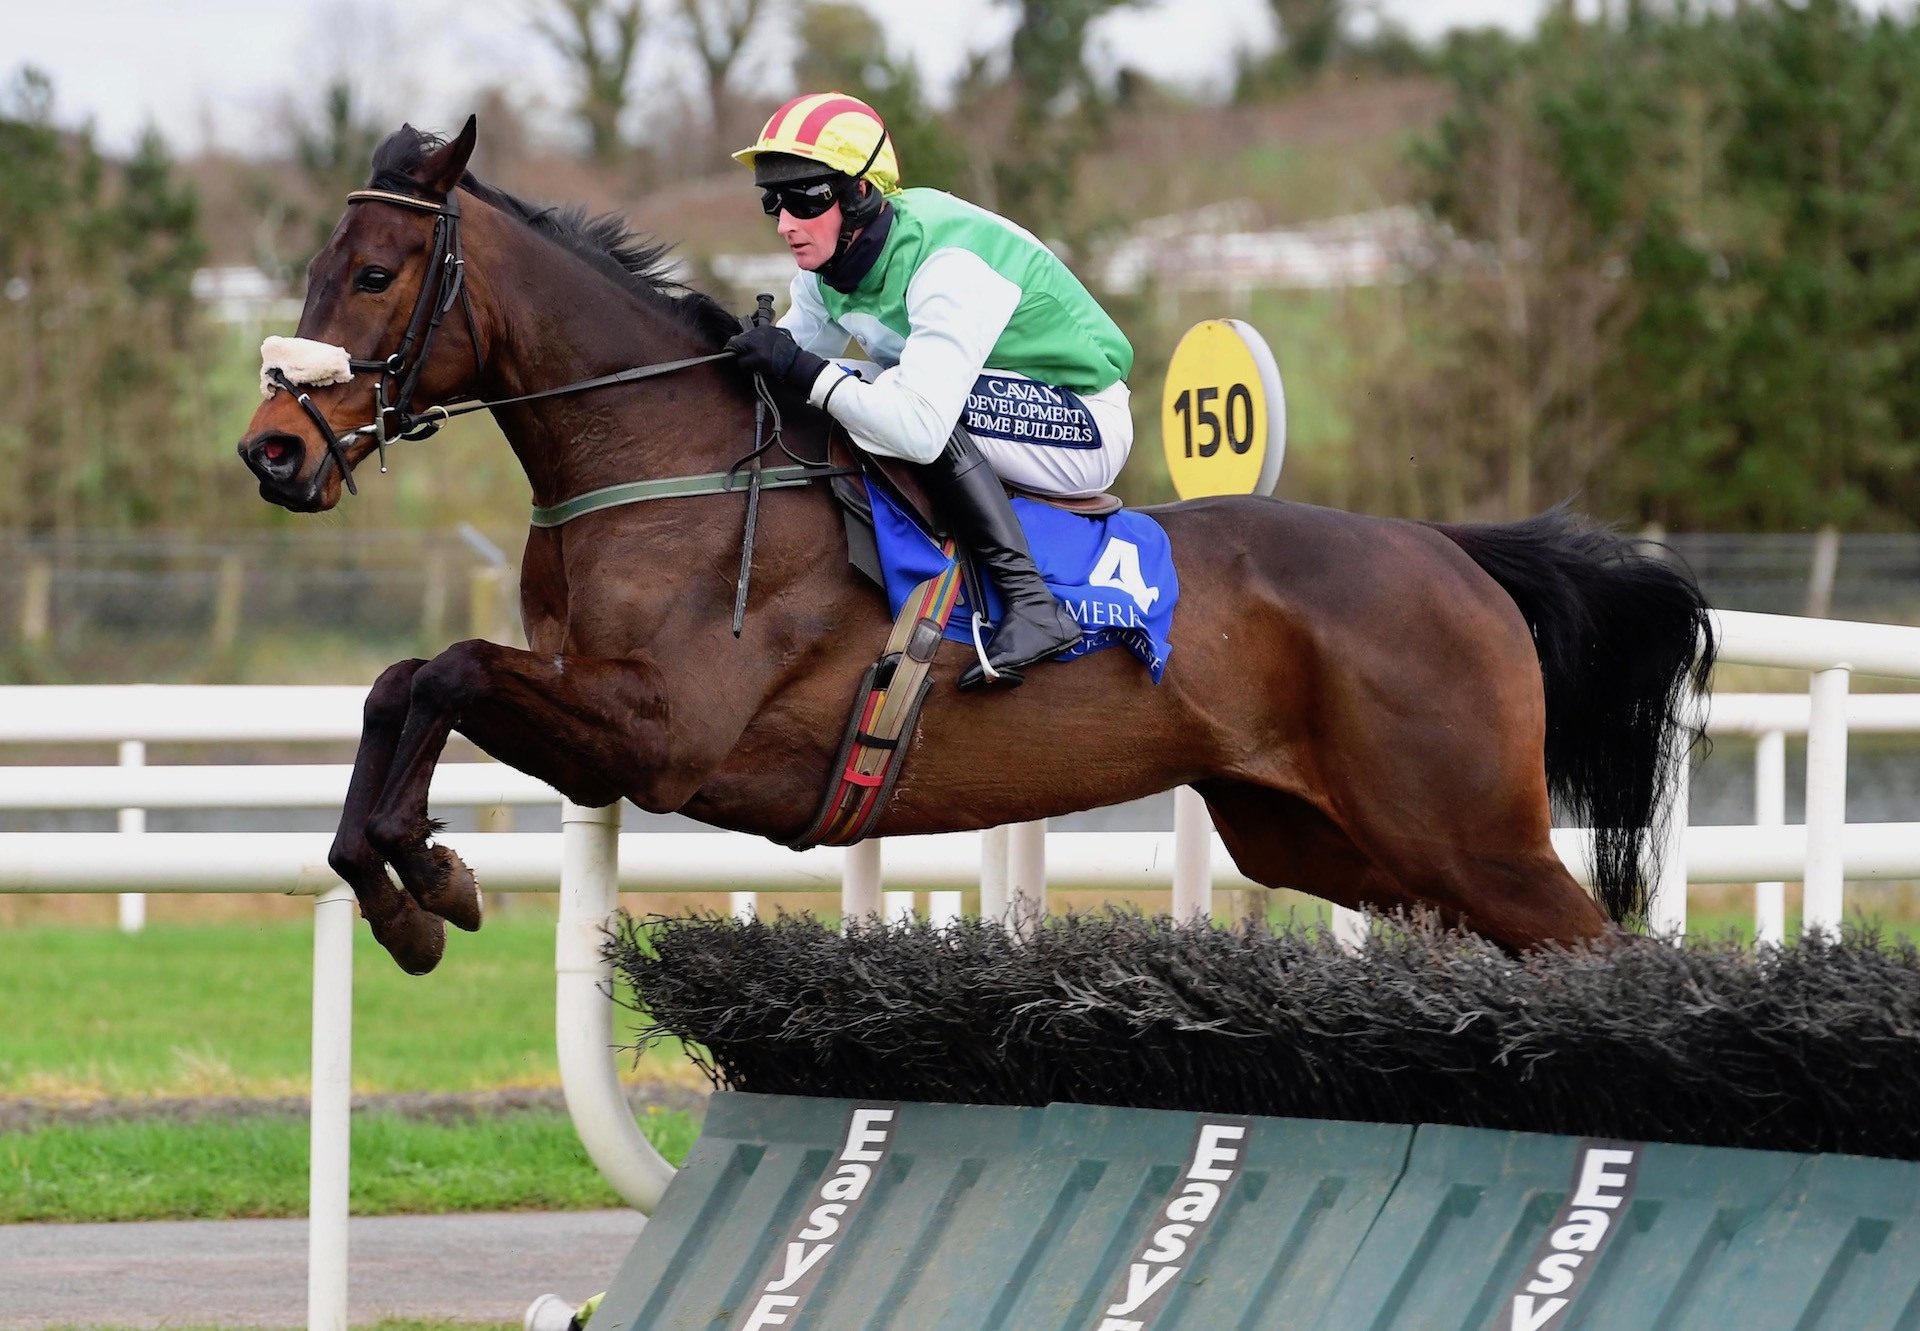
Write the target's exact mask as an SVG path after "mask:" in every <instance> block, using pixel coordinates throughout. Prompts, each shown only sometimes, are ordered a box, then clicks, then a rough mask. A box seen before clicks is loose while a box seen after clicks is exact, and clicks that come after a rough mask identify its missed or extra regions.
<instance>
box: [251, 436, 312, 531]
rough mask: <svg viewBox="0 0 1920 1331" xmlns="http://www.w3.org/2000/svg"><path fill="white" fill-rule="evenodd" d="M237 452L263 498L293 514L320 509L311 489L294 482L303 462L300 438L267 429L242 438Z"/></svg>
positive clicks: (309, 486) (302, 443)
mask: <svg viewBox="0 0 1920 1331" xmlns="http://www.w3.org/2000/svg"><path fill="white" fill-rule="evenodd" d="M239 453H240V460H241V461H242V462H244V463H246V464H247V470H248V471H251V472H252V473H253V474H254V475H255V476H256V477H258V478H259V481H260V497H261V498H262V499H264V500H266V501H267V502H268V503H270V504H279V505H280V506H281V507H283V508H289V509H293V510H294V511H296V512H311V511H313V510H314V509H316V508H317V507H319V505H318V502H317V500H318V498H319V496H318V495H316V494H314V493H313V489H314V487H313V486H312V485H311V484H307V485H302V484H299V483H298V482H297V481H296V480H295V477H297V476H299V474H300V467H301V464H302V463H304V462H305V461H306V448H305V445H304V442H303V441H302V440H301V438H300V436H299V435H296V434H288V433H287V432H285V431H284V430H269V431H267V432H266V433H264V434H258V435H255V436H254V437H253V438H251V439H242V440H241V441H240V446H239Z"/></svg>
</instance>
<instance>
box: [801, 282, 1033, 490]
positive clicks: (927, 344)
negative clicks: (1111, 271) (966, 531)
mask: <svg viewBox="0 0 1920 1331" xmlns="http://www.w3.org/2000/svg"><path fill="white" fill-rule="evenodd" d="M1020 296H1021V291H1020V288H1019V287H1018V286H1016V285H1014V284H1013V283H1012V282H1010V281H1008V280H1007V279H1006V278H1004V277H1002V276H1001V275H1000V274H999V273H996V272H995V271H994V270H993V269H992V268H991V267H989V266H988V264H987V262H986V260H984V259H982V258H981V257H980V256H979V255H977V254H974V253H972V252H971V251H969V250H962V249H942V250H935V251H934V252H933V253H932V254H930V255H928V256H927V258H926V260H925V261H924V262H922V263H921V265H920V268H919V270H918V271H917V272H915V273H914V275H913V280H912V281H911V282H909V283H908V284H907V340H906V343H905V345H904V346H902V347H901V349H900V363H899V364H898V365H896V366H894V367H893V368H892V369H889V370H886V371H884V372H882V373H881V375H880V377H879V378H878V379H876V380H874V381H873V382H872V383H870V384H869V383H864V382H862V381H861V380H859V379H857V378H852V377H851V376H848V375H847V374H846V373H845V371H843V370H842V369H841V368H840V367H839V366H836V365H829V366H828V367H827V368H826V369H825V370H822V371H821V372H820V376H819V377H818V378H817V379H815V380H814V383H813V390H812V393H811V394H810V395H809V399H808V400H809V401H811V402H812V403H813V404H814V405H815V406H820V405H822V404H823V403H825V405H826V407H827V410H828V411H830V412H831V413H832V414H833V416H834V418H835V419H836V420H838V421H839V422H840V423H841V424H843V425H845V426H846V427H847V429H848V430H850V431H851V432H852V433H853V435H854V437H855V438H856V439H857V440H858V441H859V442H860V443H861V444H862V445H863V446H865V447H866V448H867V449H868V450H869V451H870V452H874V453H884V454H886V455H887V456H889V457H896V458H905V459H906V460H907V461H909V462H931V461H933V460H934V459H935V458H937V457H939V456H940V453H941V450H943V449H944V448H946V446H947V438H948V436H949V435H951V434H952V433H953V427H954V425H955V423H956V422H958V421H959V419H960V413H961V411H963V410H964V409H965V408H966V405H967V395H968V394H969V393H971V392H972V391H973V384H974V381H975V380H976V379H978V378H979V377H980V371H981V370H983V369H985V368H986V365H987V356H988V354H989V353H990V352H992V350H993V344H994V343H995V342H998V341H999V340H1000V334H1001V333H1002V332H1004V331H1005V330H1006V327H1007V321H1008V320H1009V319H1011V318H1013V312H1014V310H1015V308H1016V307H1018V306H1019V304H1020ZM842 380H846V382H844V383H841V386H840V388H839V389H838V391H836V392H835V393H834V394H833V400H832V401H831V402H827V401H826V398H827V390H828V389H830V388H832V387H833V386H834V384H835V383H840V381H842Z"/></svg>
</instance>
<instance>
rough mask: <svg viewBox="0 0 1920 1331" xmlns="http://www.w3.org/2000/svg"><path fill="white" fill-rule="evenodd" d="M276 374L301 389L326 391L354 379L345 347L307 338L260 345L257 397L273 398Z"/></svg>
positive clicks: (292, 338) (268, 340)
mask: <svg viewBox="0 0 1920 1331" xmlns="http://www.w3.org/2000/svg"><path fill="white" fill-rule="evenodd" d="M275 370H278V371H280V373H282V374H284V375H286V376H287V382H289V383H293V384H298V385H299V386H300V387H302V388H325V387H326V386H327V385H328V384H344V383H346V382H347V381H348V380H350V379H352V378H353V358H352V357H351V356H349V355H348V354H347V349H346V348H345V347H336V346H333V345H332V344H331V343H327V342H316V341H314V340H313V339H312V338H310V337H270V338H268V339H267V340H266V341H264V342H262V343H261V344H260V396H261V397H272V396H273V390H274V389H276V388H278V387H279V385H278V384H276V383H274V381H273V372H274V371H275Z"/></svg>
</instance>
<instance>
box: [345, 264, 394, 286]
mask: <svg viewBox="0 0 1920 1331" xmlns="http://www.w3.org/2000/svg"><path fill="white" fill-rule="evenodd" d="M391 281H393V274H392V273H390V272H388V271H387V270H386V269H384V268H375V267H373V266H372V265H371V264H369V265H368V266H367V267H365V268H362V269H361V270H360V271H359V272H358V273H356V274H355V275H354V278H353V286H354V289H355V290H356V291H385V290H386V289H387V284H388V283H389V282H391Z"/></svg>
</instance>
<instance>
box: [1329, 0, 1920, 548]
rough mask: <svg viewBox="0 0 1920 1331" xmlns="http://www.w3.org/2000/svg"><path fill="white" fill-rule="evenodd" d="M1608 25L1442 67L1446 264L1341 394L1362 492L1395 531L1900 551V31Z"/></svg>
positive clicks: (1738, 6) (1745, 2)
mask: <svg viewBox="0 0 1920 1331" xmlns="http://www.w3.org/2000/svg"><path fill="white" fill-rule="evenodd" d="M1603 14H1604V16H1603V17H1602V18H1601V19H1599V20H1597V21H1596V20H1591V19H1583V18H1581V17H1580V16H1578V15H1577V14H1576V13H1575V12H1574V11H1573V7H1572V5H1571V3H1567V4H1562V5H1557V6H1556V8H1555V9H1554V10H1553V12H1551V13H1550V14H1549V15H1548V16H1547V18H1546V20H1545V21H1544V22H1543V23H1542V24H1541V26H1540V28H1539V30H1538V32H1537V33H1536V34H1535V35H1533V36H1532V37H1530V38H1526V39H1515V38H1512V37H1508V36H1506V35H1503V34H1500V33H1495V32H1476V33H1458V34H1454V35H1453V36H1451V37H1450V38H1449V39H1448V40H1447V42H1446V44H1445V46H1444V48H1443V49H1442V51H1441V52H1440V53H1439V56H1438V60H1437V69H1438V71H1439V72H1440V74H1441V76H1442V77H1444V78H1445V79H1446V81H1447V82H1448V84H1449V85H1450V86H1451V88H1452V90H1453V93H1454V102H1453V109H1452V110H1451V112H1450V113H1449V114H1448V115H1447V116H1446V117H1445V119H1444V120H1443V121H1442V123H1441V124H1440V126H1439V128H1438V130H1437V132H1436V133H1434V134H1433V135H1432V136H1430V137H1429V138H1427V139H1426V140H1425V141H1424V142H1423V143H1421V144H1420V145H1419V147H1418V149H1417V153H1418V163H1419V167H1420V177H1419V178H1420V182H1421V191H1422V194H1423V201H1424V202H1425V204H1426V205H1427V206H1428V207H1429V208H1430V209H1431V211H1432V214H1433V217H1434V218H1435V219H1436V221H1437V222H1439V223H1441V224H1442V225H1443V226H1444V227H1445V228H1447V232H1446V236H1447V240H1448V243H1449V250H1448V252H1447V253H1446V254H1445V255H1444V258H1445V260H1446V261H1445V262H1442V263H1435V264H1433V265H1432V266H1431V267H1430V268H1429V269H1428V275H1427V276H1426V277H1424V278H1423V279H1422V280H1420V281H1419V282H1417V283H1416V284H1415V285H1414V287H1413V288H1412V289H1411V291H1410V292H1409V293H1408V299H1407V318H1406V324H1405V328H1404V332H1403V335H1402V337H1401V340H1400V342H1399V344H1398V345H1397V347H1395V348H1393V349H1392V350H1393V351H1394V352H1397V353H1398V354H1389V355H1385V356H1383V357H1382V358H1381V359H1379V360H1378V361H1376V362H1375V364H1374V365H1373V366H1372V367H1371V368H1370V370H1369V372H1368V374H1367V375H1366V376H1365V378H1364V382H1363V384H1362V386H1361V390H1360V392H1359V397H1360V399H1361V400H1362V401H1363V402H1364V403H1366V404H1368V406H1367V409H1366V410H1363V411H1362V412H1361V413H1360V429H1361V431H1363V432H1365V433H1367V434H1368V435H1369V436H1370V437H1371V438H1373V439H1374V440H1375V441H1376V448H1377V454H1378V458H1379V461H1378V463H1377V464H1376V471H1377V473H1378V477H1379V478H1380V479H1385V478H1386V477H1387V475H1388V473H1389V472H1397V473H1398V474H1397V475H1396V476H1394V477H1393V478H1392V480H1393V485H1392V489H1391V492H1392V493H1394V494H1396V495H1397V497H1398V503H1399V506H1400V507H1402V508H1405V509H1410V510H1413V511H1427V512H1435V513H1448V514H1467V513H1479V514H1487V515H1505V516H1515V515H1518V514H1521V513H1526V512H1531V511H1534V510H1535V509H1537V508H1539V507H1540V506H1541V505H1543V504H1545V503H1549V502H1552V501H1554V500H1557V499H1559V498H1561V497H1564V496H1567V495H1577V496H1579V500H1580V502H1581V503H1582V504H1583V505H1584V506H1586V507H1588V508H1591V509H1593V510H1595V511H1598V512H1601V513H1604V514H1608V515H1610V516H1612V517H1615V518H1618V519H1626V520H1630V521H1636V522H1652V523H1659V524H1664V525H1665V526H1667V527H1669V528H1707V529H1721V530H1799V529H1809V528H1814V527H1818V526H1820V525H1822V524H1825V523H1833V524H1837V525H1839V526H1840V527H1842V528H1848V529H1861V528H1879V529H1910V528H1912V527H1914V526H1915V525H1916V523H1920V474H1916V465H1915V464H1916V461H1920V449H1916V444H1920V319H1916V316H1917V315H1920V257H1917V256H1920V248H1917V247H1916V241H1920V132H1916V131H1920V24H1916V22H1915V20H1914V19H1913V18H1912V17H1910V16H1898V17H1896V16H1892V15H1879V16H1873V15H1869V14H1867V13H1865V12H1863V11H1862V10H1861V9H1859V8H1858V7H1856V6H1855V5H1854V4H1852V3H1849V2H1848V0H1793V2H1792V3H1788V2H1787V0H1742V2H1740V3H1731V4H1725V5H1717V4H1703V3H1687V0H1670V2H1669V3H1658V2H1656V0H1627V3H1625V4H1624V5H1618V4H1616V5H1612V6H1609V7H1608V10H1606V11H1603ZM1403 459H1404V460H1406V461H1405V462H1404V463H1403Z"/></svg>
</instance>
